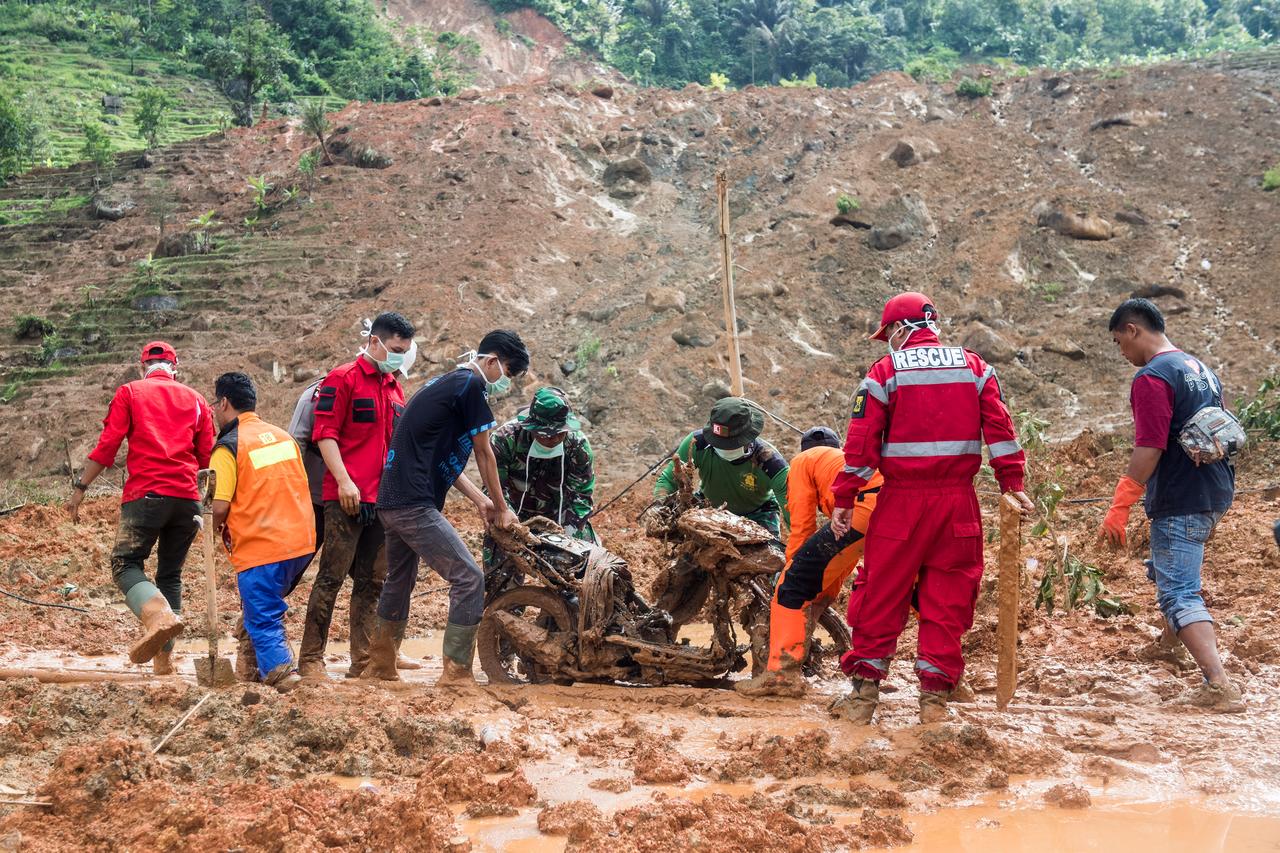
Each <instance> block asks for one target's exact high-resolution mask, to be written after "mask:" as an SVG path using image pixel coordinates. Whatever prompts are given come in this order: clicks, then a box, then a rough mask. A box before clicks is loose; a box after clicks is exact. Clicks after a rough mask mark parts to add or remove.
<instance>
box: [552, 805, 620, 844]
mask: <svg viewBox="0 0 1280 853" xmlns="http://www.w3.org/2000/svg"><path fill="white" fill-rule="evenodd" d="M610 828H611V827H610V825H609V822H608V821H607V820H606V819H605V816H604V813H603V812H601V811H600V809H598V808H596V806H595V804H594V803H589V802H587V801H586V800H572V801H570V802H567V803H560V804H558V805H554V806H549V807H548V808H545V809H543V810H542V811H540V812H539V813H538V831H539V832H544V833H546V834H547V835H567V836H569V841H571V842H575V841H586V840H587V839H589V838H592V837H596V836H601V835H608V834H609V830H610Z"/></svg>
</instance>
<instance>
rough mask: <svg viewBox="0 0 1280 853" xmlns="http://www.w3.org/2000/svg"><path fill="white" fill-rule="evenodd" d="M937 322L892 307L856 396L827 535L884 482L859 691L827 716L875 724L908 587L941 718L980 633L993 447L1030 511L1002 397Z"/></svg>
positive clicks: (929, 307)
mask: <svg viewBox="0 0 1280 853" xmlns="http://www.w3.org/2000/svg"><path fill="white" fill-rule="evenodd" d="M937 317H938V313H937V310H936V309H935V308H934V307H933V303H932V301H931V300H930V299H929V298H928V297H926V296H925V295H924V294H921V293H912V292H908V293H902V294H899V295H897V296H895V297H893V298H892V299H890V300H889V301H888V302H887V303H886V304H885V307H884V312H883V314H882V315H881V320H880V328H879V329H878V330H877V331H876V332H875V334H873V335H872V336H871V337H872V339H873V340H877V341H884V342H885V343H886V344H888V346H889V354H888V355H886V356H885V357H884V358H882V359H880V360H879V361H877V362H876V363H875V364H874V365H872V367H871V370H870V371H869V372H868V373H867V377H866V379H864V380H863V381H862V384H861V385H859V386H858V391H857V393H856V394H855V396H854V398H853V411H852V414H851V416H850V419H849V431H848V434H847V436H846V438H845V445H844V457H845V465H844V468H843V470H842V471H841V472H840V473H839V474H838V475H837V477H836V481H835V484H834V485H833V486H832V492H833V493H834V494H835V505H836V509H835V510H834V514H833V515H832V517H831V532H832V534H834V535H835V536H836V537H842V536H844V535H845V534H846V533H847V532H848V531H849V529H850V527H851V526H852V520H853V517H854V514H855V507H856V506H857V501H858V494H859V493H860V492H861V491H862V490H863V489H865V488H866V487H867V485H868V484H869V483H870V481H871V479H872V477H874V476H875V474H876V471H877V470H879V471H880V473H881V474H883V475H884V486H883V487H882V488H881V490H880V495H879V500H878V502H877V504H878V505H877V507H876V511H875V513H874V514H873V515H872V516H871V521H870V524H869V526H868V528H867V537H866V556H865V560H864V563H863V568H862V571H861V572H860V573H859V575H858V579H857V580H856V581H855V582H854V585H853V594H852V596H851V597H850V599H849V626H850V628H851V629H852V634H853V643H852V648H851V649H850V650H849V652H848V653H846V654H845V656H844V659H843V660H842V661H841V668H842V669H843V670H844V671H845V673H846V674H848V675H849V676H851V678H852V681H853V692H852V693H851V694H849V695H848V696H845V697H843V698H842V699H840V700H838V701H837V702H836V703H835V704H834V705H833V707H832V711H833V713H835V714H837V715H838V716H842V717H844V718H845V719H848V720H850V721H852V722H856V723H861V724H867V723H870V722H871V718H872V715H873V714H874V713H875V709H876V704H877V702H878V701H879V695H880V681H881V679H883V678H884V677H885V675H887V674H888V671H889V664H890V662H891V661H892V659H893V655H894V653H895V652H896V651H897V647H898V635H899V634H900V633H901V632H902V629H903V627H904V626H905V624H906V621H907V614H908V612H909V611H910V609H911V605H912V595H913V589H914V591H915V597H916V599H917V602H918V603H917V608H918V610H919V614H920V618H919V623H920V639H919V652H918V655H917V659H916V665H915V668H916V673H917V676H918V678H919V679H920V721H921V722H922V723H930V722H936V721H938V720H942V719H945V718H946V716H947V700H948V698H949V697H950V695H951V692H952V690H953V688H955V686H956V684H957V682H959V681H960V677H961V675H962V674H963V673H964V657H963V655H962V653H961V649H960V638H961V637H962V636H963V635H964V632H965V631H967V630H969V627H970V626H971V625H972V624H973V611H974V605H975V603H976V601H977V597H978V582H979V580H981V578H982V516H981V512H980V510H979V508H978V496H977V494H976V493H975V492H974V489H973V478H974V475H976V474H977V473H978V468H979V467H980V466H981V465H982V445H983V443H984V442H985V444H986V445H987V451H988V453H989V455H990V460H991V467H992V469H993V470H994V471H995V475H996V480H997V481H998V482H999V484H1000V490H1001V491H1002V492H1007V493H1011V494H1012V495H1013V497H1014V498H1015V499H1016V500H1017V502H1018V504H1019V505H1020V507H1021V508H1022V510H1023V512H1024V513H1025V512H1030V511H1031V509H1032V508H1033V506H1032V503H1031V501H1030V499H1029V498H1027V496H1026V495H1025V494H1023V492H1022V485H1023V469H1024V467H1025V464H1026V457H1025V455H1024V454H1023V452H1022V448H1021V447H1020V446H1019V445H1018V441H1017V438H1016V436H1015V433H1014V428H1013V421H1012V419H1011V418H1010V416H1009V410H1008V409H1007V408H1006V407H1005V404H1004V400H1003V399H1002V397H1001V394H1000V385H999V380H997V379H996V375H995V369H994V368H992V367H989V366H988V365H987V364H986V363H985V362H984V361H983V360H982V359H981V358H980V357H979V356H978V355H976V354H975V353H972V352H969V351H968V350H965V349H964V348H962V347H947V346H943V345H942V344H941V343H940V342H939V340H938V326H937V322H936V321H937Z"/></svg>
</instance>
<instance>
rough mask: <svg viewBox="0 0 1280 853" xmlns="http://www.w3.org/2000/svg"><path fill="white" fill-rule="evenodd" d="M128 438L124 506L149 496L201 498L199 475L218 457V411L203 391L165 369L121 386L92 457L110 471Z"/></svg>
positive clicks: (103, 422) (108, 412) (104, 421)
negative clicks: (215, 413)
mask: <svg viewBox="0 0 1280 853" xmlns="http://www.w3.org/2000/svg"><path fill="white" fill-rule="evenodd" d="M126 438H127V439H129V451H128V455H127V456H126V457H125V471H126V477H125V482H124V494H123V495H122V496H121V500H122V501H123V502H124V503H128V502H129V501H132V500H137V499H138V498H140V497H143V496H144V495H147V494H156V495H164V496H166V497H171V498H183V499H188V500H198V499H199V498H200V493H199V491H198V490H197V489H196V472H197V471H199V470H200V469H201V468H207V467H208V466H209V454H210V453H211V452H213V412H212V411H211V410H210V409H209V404H208V403H206V402H205V399H204V397H202V396H200V394H199V393H198V392H196V391H195V390H194V389H193V388H190V387H188V386H186V385H183V384H182V383H181V382H178V381H177V380H175V379H174V378H173V377H172V376H170V375H169V374H168V373H165V372H164V371H163V370H157V371H154V372H153V373H152V374H151V375H150V376H148V377H147V378H146V379H137V380H135V381H133V382H127V383H125V384H124V385H121V386H120V387H119V388H117V389H116V395H115V397H113V398H112V400H111V406H110V408H108V409H107V416H106V418H104V419H103V421H102V435H101V436H99V438H98V445H97V446H96V447H95V448H94V449H93V452H92V453H90V454H89V458H90V459H92V460H93V461H94V462H97V463H98V464H99V465H102V466H104V467H107V468H110V467H111V466H112V465H114V464H115V460H116V452H117V451H119V450H120V442H122V441H124V440H125V439H126Z"/></svg>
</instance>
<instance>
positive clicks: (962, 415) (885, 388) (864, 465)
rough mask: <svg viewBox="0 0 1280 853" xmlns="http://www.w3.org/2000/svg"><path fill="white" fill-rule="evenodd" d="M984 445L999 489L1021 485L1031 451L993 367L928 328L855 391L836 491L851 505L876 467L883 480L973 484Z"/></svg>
mask: <svg viewBox="0 0 1280 853" xmlns="http://www.w3.org/2000/svg"><path fill="white" fill-rule="evenodd" d="M984 443H985V444H986V445H987V452H988V454H989V456H990V459H991V468H992V469H993V470H994V471H995V475H996V480H997V481H999V483H1000V488H1001V490H1002V491H1021V490H1022V487H1023V469H1024V468H1025V466H1026V455H1025V454H1024V453H1023V452H1022V447H1021V446H1020V445H1019V444H1018V439H1017V435H1016V433H1015V431H1014V428H1013V419H1012V418H1011V417H1010V416H1009V410H1008V409H1007V408H1006V407H1005V404H1004V400H1003V398H1002V397H1001V394H1000V384H999V380H998V379H997V378H996V374H995V368H993V367H991V366H989V365H988V364H987V363H986V362H984V361H983V360H982V358H981V357H980V356H978V355H977V354H976V353H972V352H969V351H968V350H966V349H964V348H963V347H947V346H942V345H941V344H940V343H939V342H938V339H937V337H936V336H935V335H934V334H933V333H932V332H929V331H927V330H926V331H920V332H916V333H915V335H913V337H912V343H911V345H910V346H907V347H903V348H902V349H901V350H899V351H898V352H895V353H891V354H890V355H886V356H885V357H884V358H882V359H880V360H879V361H877V362H876V363H875V364H874V365H872V366H871V370H870V371H869V372H868V373H867V378H866V379H864V380H863V381H862V384H861V385H860V386H859V387H858V392H857V394H856V395H855V396H854V402H853V414H852V416H851V417H850V419H849V432H848V437H847V438H846V439H845V446H844V459H845V465H844V470H843V471H841V472H840V474H839V475H838V476H837V477H836V482H835V485H834V486H833V487H832V491H833V492H834V493H835V498H836V506H838V507H852V506H853V504H854V500H855V498H856V497H857V494H858V490H859V489H861V488H862V487H863V486H864V485H866V483H867V481H868V480H870V479H871V476H872V475H873V474H874V473H875V471H876V470H877V469H878V470H879V471H880V473H882V474H883V475H884V479H885V484H886V485H892V484H893V483H895V482H898V483H914V484H916V485H938V486H948V485H966V484H967V485H971V484H972V483H973V478H974V476H975V475H976V474H977V473H978V469H979V468H980V467H981V466H982V445H983V444H984Z"/></svg>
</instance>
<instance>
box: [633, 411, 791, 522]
mask: <svg viewBox="0 0 1280 853" xmlns="http://www.w3.org/2000/svg"><path fill="white" fill-rule="evenodd" d="M763 430H764V413H763V412H762V411H761V410H760V408H759V407H757V406H754V405H752V404H751V403H749V402H747V401H746V400H743V399H741V398H740V397H725V398H724V399H722V400H718V401H717V402H716V404H715V405H714V406H712V407H711V417H710V419H709V421H708V423H707V425H706V426H705V427H703V428H702V429H698V430H694V431H693V432H691V433H689V435H688V436H687V437H686V438H685V440H684V441H682V442H680V446H679V447H678V448H677V449H676V456H678V457H679V458H680V459H681V460H682V461H684V462H692V463H693V464H694V466H695V467H696V468H697V469H698V479H699V483H700V485H699V489H700V491H701V493H702V495H703V496H704V497H705V498H706V500H707V503H708V504H710V505H711V506H725V507H726V508H727V509H728V510H729V511H730V512H732V513H734V514H735V515H740V516H742V517H743V518H749V519H751V520H752V521H754V522H757V523H759V524H761V525H763V526H764V527H765V528H767V529H768V530H769V532H770V533H772V534H773V535H774V536H779V537H780V535H781V527H780V525H779V515H781V516H782V520H783V521H785V522H786V523H788V524H790V520H789V519H788V518H787V510H786V506H787V460H786V459H784V458H783V456H782V454H781V453H779V452H778V451H777V449H775V448H774V446H773V445H772V444H770V443H769V442H767V441H765V440H764V439H762V438H760V433H761V431H763ZM675 490H676V482H675V463H674V462H668V463H667V466H666V467H665V468H663V469H662V473H661V474H659V475H658V482H657V483H656V484H655V485H654V487H653V494H654V496H655V497H664V496H666V495H669V494H671V493H673V492H674V491H675Z"/></svg>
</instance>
